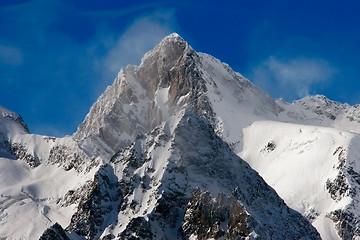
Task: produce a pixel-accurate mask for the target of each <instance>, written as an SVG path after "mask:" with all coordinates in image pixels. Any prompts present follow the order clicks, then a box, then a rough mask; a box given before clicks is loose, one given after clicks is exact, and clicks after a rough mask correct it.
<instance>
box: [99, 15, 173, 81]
mask: <svg viewBox="0 0 360 240" xmlns="http://www.w3.org/2000/svg"><path fill="white" fill-rule="evenodd" d="M172 19H173V11H171V10H166V11H161V12H159V11H156V12H153V13H151V14H150V15H147V16H142V17H140V18H138V19H136V20H135V21H134V22H133V23H132V24H131V25H130V26H129V27H128V28H127V29H126V30H125V31H124V32H123V33H122V34H121V35H119V36H117V38H116V39H111V40H110V44H108V45H111V49H110V50H109V51H108V54H107V55H106V57H105V58H104V60H103V69H104V71H105V75H106V77H108V76H109V75H111V76H115V74H116V73H117V72H118V71H119V70H120V68H122V67H125V66H126V65H129V64H136V65H138V64H139V63H140V60H141V58H142V57H143V55H144V54H145V53H146V52H147V51H149V50H151V49H152V48H154V47H155V46H156V45H157V44H158V43H159V42H160V41H161V39H162V38H164V37H165V36H166V35H168V34H170V33H172V32H173V31H174V27H173V26H172V24H171V23H172V22H173V20H172Z"/></svg>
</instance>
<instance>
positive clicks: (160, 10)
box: [0, 0, 360, 136]
mask: <svg viewBox="0 0 360 240" xmlns="http://www.w3.org/2000/svg"><path fill="white" fill-rule="evenodd" d="M359 10H360V3H358V1H343V2H340V1H306V0H305V1H265V0H264V1H258V0H243V1H228V0H223V1H190V0H183V1H171V0H170V1H130V0H123V1H115V0H114V1H112V0H111V1H100V0H97V1H94V0H52V1H49V0H0V93H1V94H0V105H2V106H4V107H6V108H8V109H10V110H12V111H15V112H17V113H19V114H20V115H22V117H23V118H24V119H25V121H26V123H27V124H28V125H29V127H30V130H31V132H33V133H39V134H47V135H55V136H64V135H66V134H69V135H70V134H72V133H73V132H75V131H76V128H77V126H78V125H79V124H80V123H81V122H82V121H83V119H84V117H85V115H86V114H87V112H88V111H89V108H90V107H91V105H92V104H93V102H95V101H96V99H97V98H98V97H99V95H100V94H101V93H102V92H103V91H104V90H105V88H106V87H107V86H108V85H110V84H111V83H112V81H113V79H114V78H115V76H116V74H117V72H118V71H119V70H120V68H121V67H124V66H126V65H128V64H136V65H137V64H139V63H140V60H141V57H142V56H143V55H144V53H145V52H147V51H148V50H150V49H152V48H153V47H154V46H155V45H156V44H157V43H158V42H160V41H161V39H162V38H163V37H165V36H166V35H168V34H170V33H172V32H177V33H179V34H180V35H181V36H182V37H183V38H184V39H185V40H187V41H188V42H189V43H190V45H191V46H192V47H193V48H194V49H195V50H196V51H200V52H206V53H208V54H211V55H213V56H215V57H216V58H218V59H220V60H222V61H223V62H226V63H228V64H229V65H230V66H231V67H232V68H233V69H234V70H235V71H237V72H240V73H241V74H243V75H244V76H245V77H247V78H248V79H249V80H251V81H252V82H254V83H255V84H257V85H258V86H260V87H261V88H262V89H264V90H265V91H266V92H267V93H268V94H270V95H271V96H272V97H274V98H279V97H282V98H284V99H285V100H287V101H293V100H294V99H298V98H301V97H303V96H306V95H309V94H311V95H313V94H323V95H326V96H327V97H328V98H330V99H332V100H335V101H341V102H347V103H349V104H356V103H360V88H359V87H360V81H359V77H360V66H359V63H360V60H359V59H360V31H359V30H360V29H359V26H360V14H359Z"/></svg>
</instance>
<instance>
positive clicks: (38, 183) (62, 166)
mask: <svg viewBox="0 0 360 240" xmlns="http://www.w3.org/2000/svg"><path fill="white" fill-rule="evenodd" d="M0 113H1V114H0V137H1V139H0V168H1V169H2V173H1V174H0V194H1V195H0V207H1V208H0V220H1V226H2V227H1V228H0V236H1V239H21V238H26V239H39V238H40V239H63V240H68V239H70V240H78V239H103V240H105V239H320V236H321V237H322V238H323V239H339V238H341V239H356V238H357V237H359V236H360V234H359V230H358V229H359V228H360V224H359V219H360V214H359V212H358V211H357V209H358V208H359V207H360V206H359V203H360V182H359V179H360V175H359V172H360V165H359V164H358V162H359V159H358V158H359V157H358V156H360V152H359V150H358V149H360V137H359V136H360V135H359V134H360V120H359V119H360V117H359V116H360V115H359V107H358V106H356V105H355V106H349V105H347V104H341V103H337V102H333V101H330V100H328V99H327V98H326V97H324V96H313V97H307V98H304V99H300V100H298V101H295V102H293V103H286V102H284V101H282V100H274V99H272V98H271V97H269V96H268V95H267V94H266V93H265V92H263V91H262V90H261V89H260V88H258V87H257V86H255V85H254V84H253V83H251V82H250V81H249V80H247V79H246V78H244V77H243V76H242V75H241V74H239V73H236V72H234V71H233V70H232V69H231V68H230V67H229V66H228V65H227V64H225V63H222V62H221V61H219V60H217V59H215V58H214V57H212V56H210V55H207V54H204V53H198V52H196V51H195V50H194V49H192V48H191V46H190V45H189V44H188V43H187V42H186V41H185V40H184V39H183V38H181V37H180V36H179V35H178V34H176V33H174V34H171V35H169V36H167V37H165V38H164V39H163V40H162V41H161V42H160V43H159V44H158V45H157V46H156V47H155V48H154V49H153V50H151V51H149V52H148V53H146V54H145V56H144V57H143V59H142V61H141V64H140V65H139V66H128V67H126V68H124V69H121V70H120V72H119V74H118V76H117V77H116V79H115V80H114V82H113V83H112V84H111V85H110V86H109V87H108V88H107V89H106V90H105V92H104V93H103V94H102V95H101V96H100V97H99V98H98V100H97V101H96V102H95V103H94V104H93V106H92V107H91V109H90V111H89V113H88V114H87V116H86V117H85V120H84V121H83V123H81V125H80V126H79V127H78V130H77V132H76V133H74V134H73V136H71V137H69V136H68V137H65V138H53V137H49V136H41V135H36V134H31V133H29V131H28V128H27V126H26V124H25V123H24V121H23V120H22V119H21V117H20V116H19V115H17V114H15V113H12V112H10V111H8V110H6V109H4V108H2V107H0ZM18 216H21V218H19V217H18ZM30 219H31V221H30ZM318 232H319V233H320V235H319V233H318Z"/></svg>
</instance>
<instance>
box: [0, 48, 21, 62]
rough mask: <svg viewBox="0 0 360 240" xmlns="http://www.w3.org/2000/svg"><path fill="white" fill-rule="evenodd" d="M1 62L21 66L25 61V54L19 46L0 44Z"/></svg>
mask: <svg viewBox="0 0 360 240" xmlns="http://www.w3.org/2000/svg"><path fill="white" fill-rule="evenodd" d="M0 63H3V64H7V65H12V66H20V65H21V64H22V63H23V54H22V52H21V50H20V49H19V48H16V47H12V46H5V45H0Z"/></svg>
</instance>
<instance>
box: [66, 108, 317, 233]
mask: <svg viewBox="0 0 360 240" xmlns="http://www.w3.org/2000/svg"><path fill="white" fill-rule="evenodd" d="M109 165H111V166H112V167H110V166H108V167H106V168H108V171H110V169H113V170H114V172H113V173H112V172H111V173H109V172H107V174H105V175H103V176H111V175H112V174H115V175H116V177H115V176H114V177H109V179H113V180H115V179H118V180H116V181H114V182H113V183H109V182H110V180H106V181H105V182H104V183H103V184H102V185H101V186H102V187H101V188H100V189H101V190H100V189H99V190H98V191H95V192H94V190H92V191H90V193H91V194H90V195H88V196H89V197H88V198H86V199H87V200H86V202H87V203H89V204H84V203H82V201H81V202H80V204H79V205H78V212H77V213H76V214H75V215H74V216H73V217H72V223H71V224H70V226H69V227H67V230H71V229H72V230H74V231H75V232H76V233H77V234H78V235H80V236H85V237H86V239H94V237H95V238H97V237H99V236H100V237H101V238H104V239H106V238H107V237H108V236H114V237H115V238H116V239H117V238H119V239H163V238H164V239H188V238H193V237H196V238H198V239H208V238H211V237H214V238H220V237H226V238H228V239H240V238H244V239H245V238H246V237H259V238H265V239H285V238H294V239H300V238H302V239H319V235H318V233H317V232H316V230H315V229H314V228H313V227H312V226H311V225H310V223H309V222H308V221H307V220H306V219H304V218H303V217H302V216H301V215H300V214H298V213H296V212H295V211H294V210H291V209H289V208H288V207H287V206H286V205H285V203H284V202H283V200H281V199H280V198H279V197H278V195H277V194H276V193H275V191H274V190H273V189H271V188H270V187H269V186H268V185H267V184H266V183H265V182H264V181H263V179H262V178H261V177H260V176H259V175H258V174H257V173H256V172H255V171H254V170H252V169H251V168H250V167H249V166H248V164H247V163H245V162H244V161H243V160H242V159H240V158H239V157H237V156H236V155H235V154H234V153H233V152H232V151H231V149H230V148H229V146H228V145H227V144H226V143H225V142H223V141H222V140H221V139H220V138H219V137H218V136H217V135H216V134H215V133H214V131H213V129H212V127H211V125H210V124H209V123H206V122H204V120H202V119H201V118H200V117H198V115H197V114H195V113H193V112H191V111H185V112H184V111H182V112H180V113H178V114H177V115H176V116H173V117H171V118H169V119H168V120H167V121H166V122H165V123H163V124H161V125H160V126H158V127H156V128H155V129H154V130H153V131H151V132H150V133H149V134H147V135H143V136H141V137H139V139H138V140H137V141H135V143H133V144H132V145H131V146H130V147H128V148H125V149H124V150H121V151H120V152H118V153H117V154H116V155H115V156H114V157H113V158H112V160H111V163H109ZM96 176H99V174H97V175H96ZM97 182H98V180H95V181H94V184H96V183H97ZM104 184H105V185H106V186H105V185H104ZM117 184H118V185H117ZM110 186H112V187H110ZM109 187H110V188H111V189H112V190H111V189H109ZM92 189H96V188H92ZM109 192H113V193H117V194H115V195H114V197H113V199H112V198H111V197H110V196H108V197H106V195H104V194H106V193H109ZM115 196H116V197H115ZM100 199H101V200H100ZM107 199H108V200H107ZM109 202H110V203H111V202H113V203H115V204H114V206H117V208H116V207H115V208H113V207H111V208H104V207H105V206H109ZM90 203H91V204H90ZM110 206H111V205H110ZM91 212H92V213H93V214H95V215H96V214H98V215H99V217H100V216H101V219H99V220H95V219H94V217H93V214H91ZM111 212H113V213H111ZM87 213H90V214H87ZM110 213H111V214H110ZM110 215H111V216H112V217H110ZM115 215H116V217H115V218H114V216H115ZM96 219H97V218H96ZM73 222H77V224H79V223H81V224H80V226H82V227H81V228H84V229H85V231H81V230H80V229H77V228H76V227H75V228H74V226H75V225H76V224H75V225H74V224H73ZM94 223H96V225H97V226H98V227H90V229H88V228H87V227H89V226H91V225H92V224H94ZM104 223H107V224H108V225H107V226H106V225H104ZM89 224H90V225H89ZM99 226H102V228H99ZM290 226H291V227H290Z"/></svg>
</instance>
